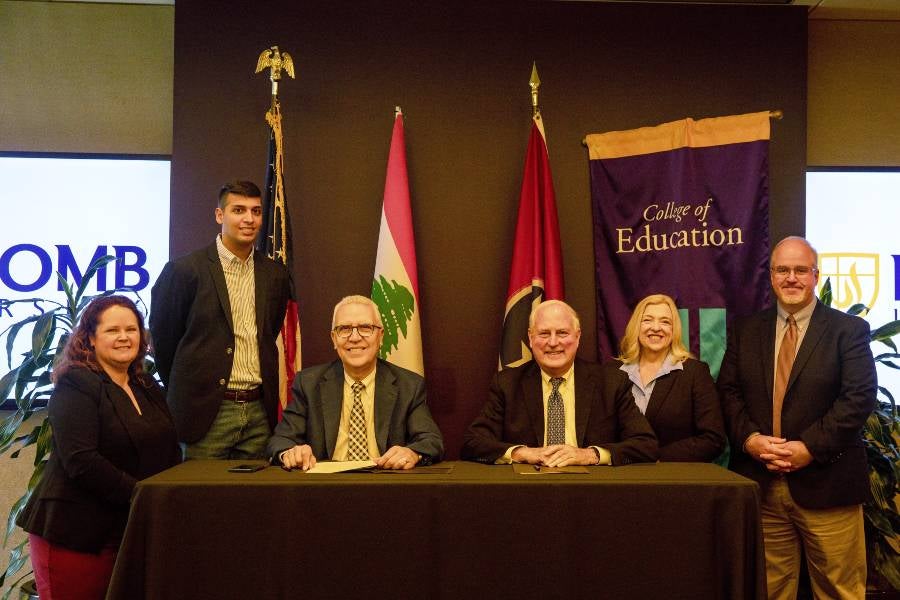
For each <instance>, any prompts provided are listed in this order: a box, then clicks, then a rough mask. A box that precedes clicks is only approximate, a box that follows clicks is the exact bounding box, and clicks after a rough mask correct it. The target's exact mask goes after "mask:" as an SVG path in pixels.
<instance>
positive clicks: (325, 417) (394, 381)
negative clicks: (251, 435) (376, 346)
mask: <svg viewBox="0 0 900 600" xmlns="http://www.w3.org/2000/svg"><path fill="white" fill-rule="evenodd" d="M291 391H292V395H293V400H291V403H290V404H288V406H287V407H286V408H285V409H284V414H283V415H282V419H281V422H279V423H278V425H277V426H276V427H275V433H274V434H273V435H272V437H271V438H270V439H269V445H268V449H267V452H268V454H269V456H271V457H272V460H273V462H276V463H277V461H278V455H279V454H281V453H282V452H283V451H285V450H287V449H289V448H293V447H294V446H295V445H302V444H309V445H310V447H311V448H312V451H313V455H315V457H316V459H318V460H327V459H330V458H331V457H332V455H333V454H334V446H335V443H336V442H337V434H338V426H339V425H340V421H341V405H342V403H343V399H344V365H343V364H342V363H341V361H340V360H336V361H334V362H332V363H329V364H324V365H318V366H315V367H310V368H308V369H303V370H302V371H300V372H299V373H297V375H296V377H294V385H293V387H292V388H291ZM374 425H375V440H376V442H377V444H378V451H379V452H380V453H381V454H384V453H385V452H387V450H388V449H389V448H391V447H392V446H406V447H407V448H409V449H411V450H413V451H414V452H418V453H419V454H421V455H422V461H421V462H420V463H419V464H422V465H427V464H430V463H432V462H437V461H439V460H441V457H442V456H443V455H444V439H443V437H442V436H441V431H440V429H438V426H437V424H436V423H435V422H434V419H432V418H431V412H430V411H429V410H428V405H427V404H426V402H425V380H424V379H423V378H422V377H421V376H420V375H418V374H416V373H413V372H412V371H407V370H406V369H404V368H401V367H398V366H397V365H393V364H391V363H389V362H386V361H383V360H380V359H379V360H378V366H377V367H376V371H375V423H374Z"/></svg>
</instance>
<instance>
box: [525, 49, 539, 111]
mask: <svg viewBox="0 0 900 600" xmlns="http://www.w3.org/2000/svg"><path fill="white" fill-rule="evenodd" d="M528 86H529V87H530V88H531V114H532V115H537V114H538V113H539V112H541V109H540V108H538V88H539V87H541V78H540V77H538V72H537V63H536V62H532V63H531V79H529V80H528Z"/></svg>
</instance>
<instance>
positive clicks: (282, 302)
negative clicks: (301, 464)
mask: <svg viewBox="0 0 900 600" xmlns="http://www.w3.org/2000/svg"><path fill="white" fill-rule="evenodd" d="M215 216H216V222H217V223H218V224H220V225H221V226H222V232H221V234H220V235H218V236H217V237H216V240H215V242H213V243H212V244H210V245H208V246H206V247H205V248H202V249H200V250H197V251H195V252H193V253H191V254H189V255H187V256H184V257H181V258H179V259H176V260H173V261H171V262H169V263H168V264H166V266H165V268H163V271H162V273H161V274H160V276H159V279H157V281H156V283H155V284H154V285H153V290H152V292H151V294H152V296H151V297H152V307H153V309H152V312H151V314H150V332H151V335H152V339H153V350H154V357H155V359H156V366H157V369H158V370H159V373H160V375H161V377H162V380H163V383H165V385H166V394H167V400H168V403H169V407H170V408H171V410H172V415H173V416H174V417H175V426H176V429H177V430H178V438H179V440H180V441H181V443H182V445H183V447H184V451H185V458H186V459H191V458H223V459H228V458H234V459H242V458H258V457H262V456H263V454H264V451H265V447H266V440H267V439H268V437H269V434H270V432H271V430H272V428H273V427H274V424H275V419H276V416H277V410H278V362H277V361H278V351H277V349H276V346H275V340H276V338H277V337H278V333H279V331H280V329H281V324H282V321H283V319H284V311H285V306H286V305H287V301H288V298H289V296H290V293H291V292H290V276H289V273H288V271H287V269H286V268H285V267H284V266H283V265H281V264H279V263H276V262H275V261H272V260H270V259H269V258H267V257H266V256H265V255H263V254H260V253H259V252H257V251H255V250H254V243H255V241H256V236H257V234H258V232H259V227H260V224H261V221H262V200H261V194H260V191H259V188H258V187H257V186H256V185H254V184H253V183H251V182H249V181H235V182H231V183H227V184H225V185H224V186H222V188H221V190H220V191H219V204H218V207H217V208H216V210H215Z"/></svg>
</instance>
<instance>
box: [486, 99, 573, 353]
mask: <svg viewBox="0 0 900 600" xmlns="http://www.w3.org/2000/svg"><path fill="white" fill-rule="evenodd" d="M564 296H565V283H564V282H563V261H562V248H561V246H560V240H559V221H558V220H557V217H556V194H555V193H554V192H553V176H552V175H551V173H550V159H549V156H548V154H547V143H546V140H545V136H544V126H543V122H542V121H541V115H540V113H537V114H535V116H534V119H533V122H532V125H531V135H530V137H529V138H528V151H527V152H526V154H525V174H524V176H523V177H522V192H521V195H520V197H519V219H518V222H517V223H516V239H515V243H514V246H513V257H512V265H511V266H510V270H509V289H508V290H507V293H506V312H505V314H504V318H503V339H502V343H501V346H500V369H503V368H504V367H515V366H518V365H521V364H524V363H526V362H528V361H529V360H531V350H530V349H529V348H528V316H529V315H530V314H531V309H532V307H533V306H534V305H536V304H537V303H539V302H542V301H543V300H562V299H564Z"/></svg>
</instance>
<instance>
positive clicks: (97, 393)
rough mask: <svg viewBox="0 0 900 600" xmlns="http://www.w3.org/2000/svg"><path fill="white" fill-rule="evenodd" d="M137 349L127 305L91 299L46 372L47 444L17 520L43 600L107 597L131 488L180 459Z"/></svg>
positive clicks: (140, 331)
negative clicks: (43, 464) (49, 387)
mask: <svg viewBox="0 0 900 600" xmlns="http://www.w3.org/2000/svg"><path fill="white" fill-rule="evenodd" d="M146 353H147V333H146V330H145V329H144V325H143V319H142V318H141V314H140V313H139V312H138V310H137V308H136V307H135V305H134V303H133V302H132V301H131V300H129V299H128V298H126V297H124V296H107V297H103V298H97V299H95V300H94V301H92V302H91V304H90V305H89V306H88V307H87V308H86V309H85V311H84V313H83V315H82V317H81V322H80V323H79V325H78V327H77V328H76V329H75V331H74V332H73V333H72V336H71V337H70V338H69V341H68V343H67V344H66V348H65V350H64V355H63V359H62V361H61V362H60V364H59V365H58V366H57V368H56V369H55V371H54V372H53V379H54V382H55V384H56V385H55V388H54V390H53V394H52V396H51V397H50V401H49V403H48V414H49V418H50V425H51V427H52V430H53V447H52V450H51V454H50V459H49V462H48V463H47V468H46V470H45V472H44V474H43V477H42V478H41V481H40V483H39V484H38V486H37V488H36V489H35V490H34V493H33V494H32V496H31V498H30V500H29V502H28V504H27V505H26V507H25V510H24V511H23V512H22V514H21V515H20V516H19V519H18V521H17V523H18V525H19V526H20V527H22V528H23V529H24V530H25V531H27V532H28V533H29V534H30V535H29V546H30V549H31V561H32V566H33V568H34V573H35V580H36V583H37V587H38V593H39V595H40V597H41V599H42V600H46V599H51V600H52V598H56V597H63V596H64V597H65V598H73V599H79V600H80V599H85V600H87V599H95V598H96V599H102V598H103V597H104V596H105V595H106V588H107V587H108V585H109V579H110V575H111V574H112V567H113V564H114V563H115V557H116V552H117V550H118V546H119V542H120V541H121V537H122V533H123V531H124V529H125V524H126V522H127V520H128V508H129V501H130V498H131V492H132V490H133V489H134V485H135V483H136V482H137V481H138V480H140V479H143V478H145V477H149V476H150V475H154V474H156V473H158V472H160V471H162V470H164V469H166V468H168V467H170V466H173V465H175V464H177V463H178V462H180V460H181V453H180V449H179V447H178V442H177V439H176V435H175V426H174V423H173V422H172V417H171V415H170V414H169V410H168V408H167V406H166V403H165V397H164V395H163V393H162V390H161V389H160V388H159V386H158V385H157V384H156V383H155V382H154V380H153V379H152V378H151V377H150V376H149V375H147V374H145V373H144V372H143V360H144V356H145V355H146Z"/></svg>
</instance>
